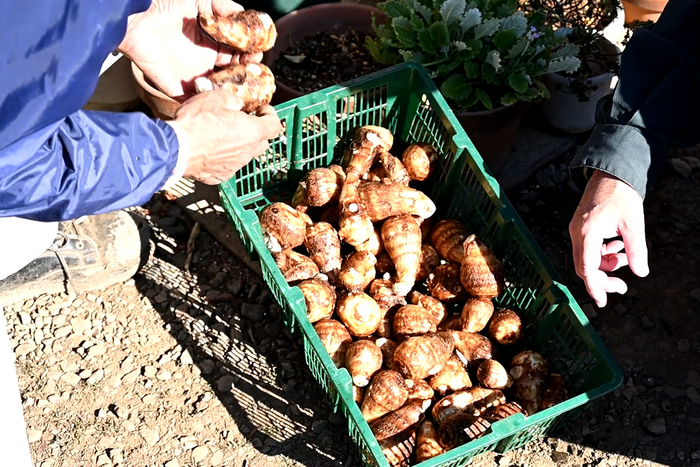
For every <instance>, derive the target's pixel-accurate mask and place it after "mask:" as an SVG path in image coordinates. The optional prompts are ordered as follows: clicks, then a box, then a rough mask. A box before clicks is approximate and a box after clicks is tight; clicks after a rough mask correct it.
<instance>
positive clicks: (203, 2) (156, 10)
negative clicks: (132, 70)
mask: <svg viewBox="0 0 700 467" xmlns="http://www.w3.org/2000/svg"><path fill="white" fill-rule="evenodd" d="M242 9H243V7H242V6H241V5H239V4H237V3H234V2H232V1H231V0H153V3H151V7H150V8H149V9H148V10H147V11H145V12H143V13H138V14H135V15H131V16H130V17H129V23H128V26H127V31H126V35H125V37H124V40H123V41H122V43H121V44H120V45H119V47H118V49H119V51H120V52H122V53H123V54H124V55H126V56H127V57H128V58H129V59H130V60H131V61H133V62H134V63H135V64H136V66H138V67H139V68H140V69H141V71H143V74H144V75H145V76H147V77H148V78H149V79H150V80H151V81H153V83H154V84H155V85H156V86H157V87H158V88H159V89H160V90H161V91H163V92H164V93H165V94H167V95H169V96H171V97H175V98H179V100H184V97H185V96H186V95H188V94H193V93H194V86H193V82H194V79H195V78H197V77H200V76H204V75H206V74H208V73H209V72H210V71H211V70H213V69H214V66H227V65H229V64H230V63H232V62H234V63H235V62H259V61H260V60H261V59H262V54H261V53H260V54H254V55H243V56H239V55H235V54H233V51H232V50H231V49H229V48H228V47H225V46H222V45H219V44H217V43H215V42H214V41H212V40H211V39H209V38H208V37H207V36H205V35H204V33H202V32H201V31H200V29H199V27H198V26H197V15H198V14H199V13H200V12H201V13H206V14H212V13H214V14H216V15H219V16H230V15H232V14H233V13H235V12H236V11H240V10H242Z"/></svg>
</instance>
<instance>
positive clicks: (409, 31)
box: [391, 16, 416, 47]
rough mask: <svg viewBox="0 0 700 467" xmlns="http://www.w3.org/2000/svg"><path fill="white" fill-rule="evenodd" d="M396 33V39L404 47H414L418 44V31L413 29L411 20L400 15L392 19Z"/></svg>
mask: <svg viewBox="0 0 700 467" xmlns="http://www.w3.org/2000/svg"><path fill="white" fill-rule="evenodd" d="M391 24H392V25H393V26H394V32H395V33H396V40H397V41H398V42H399V44H401V45H402V46H404V47H413V46H414V45H416V32H415V31H414V30H413V27H412V25H411V22H410V21H409V20H408V19H406V18H404V17H403V16H400V17H398V18H394V19H393V20H392V21H391Z"/></svg>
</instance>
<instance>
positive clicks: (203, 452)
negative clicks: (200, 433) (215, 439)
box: [192, 446, 209, 462]
mask: <svg viewBox="0 0 700 467" xmlns="http://www.w3.org/2000/svg"><path fill="white" fill-rule="evenodd" d="M208 455H209V448H208V447H206V446H197V447H196V448H194V449H193V450H192V460H193V461H195V462H202V461H203V460H204V459H206V458H207V456H208Z"/></svg>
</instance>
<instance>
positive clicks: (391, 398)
mask: <svg viewBox="0 0 700 467" xmlns="http://www.w3.org/2000/svg"><path fill="white" fill-rule="evenodd" d="M406 399H408V388H407V387H406V383H405V382H404V377H403V376H401V375H400V374H399V373H398V372H397V371H393V370H381V371H379V372H377V373H375V374H374V376H373V377H372V379H371V380H370V382H369V386H367V390H366V391H365V398H364V400H363V401H362V416H363V417H364V418H365V420H367V423H372V422H373V421H375V420H378V419H379V418H381V417H383V416H384V415H386V414H388V413H389V412H392V411H394V410H396V409H398V408H399V407H401V406H402V405H404V403H405V402H406Z"/></svg>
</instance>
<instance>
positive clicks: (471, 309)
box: [461, 297, 493, 332]
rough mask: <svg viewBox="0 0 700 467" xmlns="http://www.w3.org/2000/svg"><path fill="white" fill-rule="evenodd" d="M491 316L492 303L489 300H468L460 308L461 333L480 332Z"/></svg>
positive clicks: (473, 298) (474, 298) (476, 298)
mask: <svg viewBox="0 0 700 467" xmlns="http://www.w3.org/2000/svg"><path fill="white" fill-rule="evenodd" d="M491 316H493V301H491V299H490V298H478V297H472V298H468V299H467V301H466V302H464V306H463V307H462V319H461V322H462V331H467V332H480V331H482V330H483V329H484V328H486V325H488V324H489V320H490V319H491Z"/></svg>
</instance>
